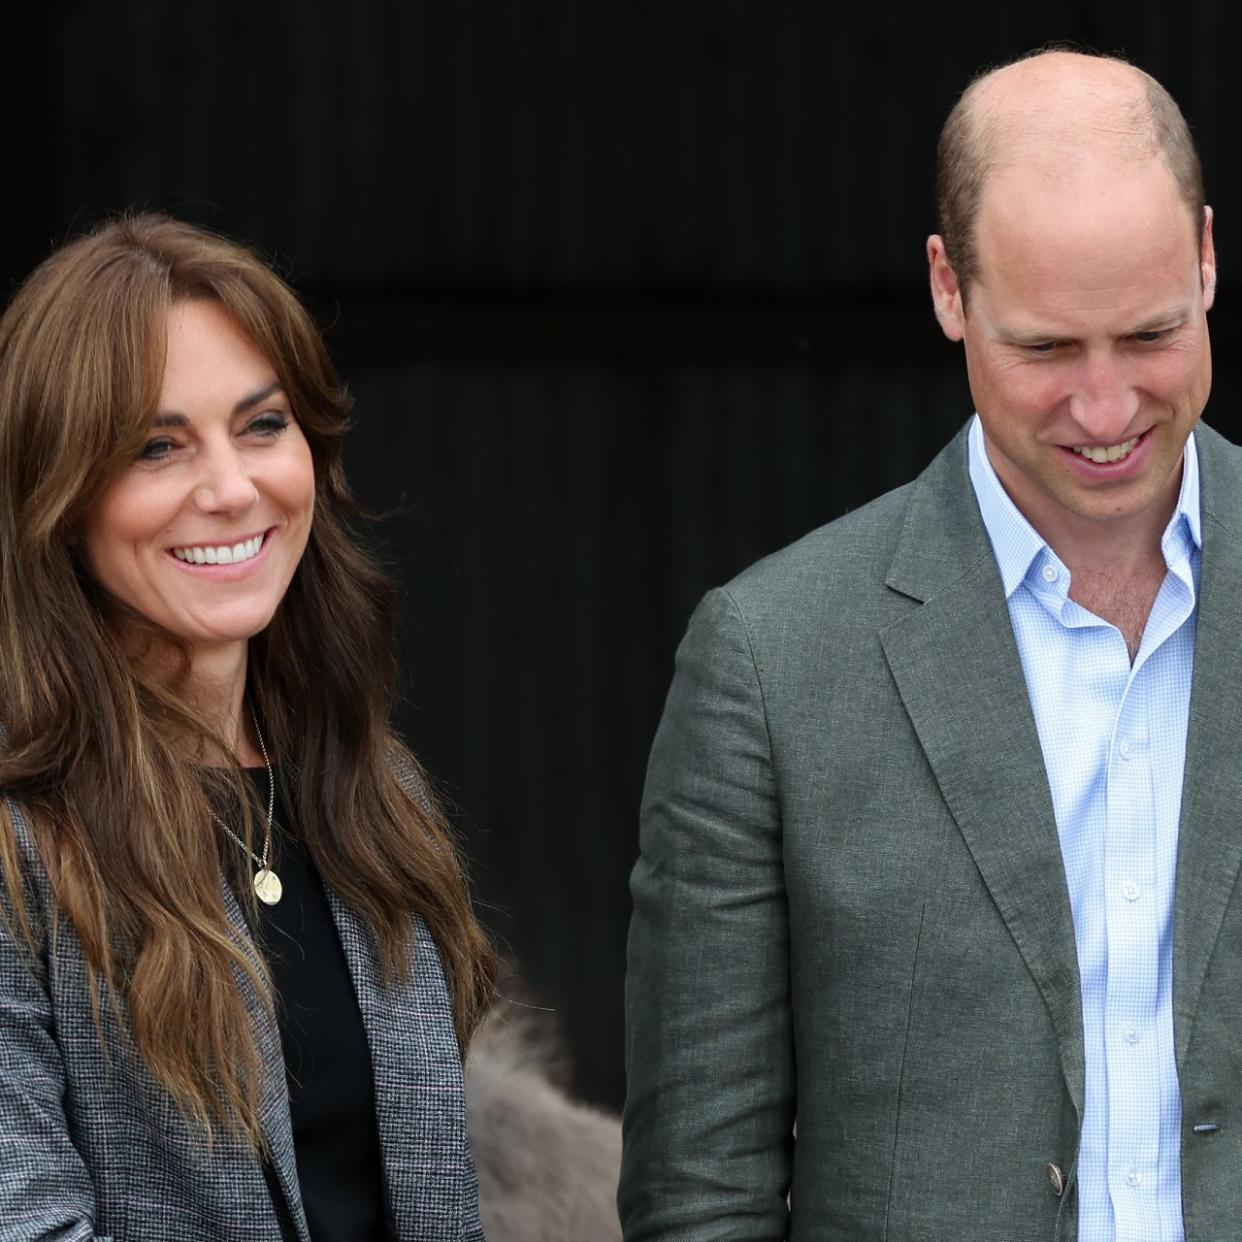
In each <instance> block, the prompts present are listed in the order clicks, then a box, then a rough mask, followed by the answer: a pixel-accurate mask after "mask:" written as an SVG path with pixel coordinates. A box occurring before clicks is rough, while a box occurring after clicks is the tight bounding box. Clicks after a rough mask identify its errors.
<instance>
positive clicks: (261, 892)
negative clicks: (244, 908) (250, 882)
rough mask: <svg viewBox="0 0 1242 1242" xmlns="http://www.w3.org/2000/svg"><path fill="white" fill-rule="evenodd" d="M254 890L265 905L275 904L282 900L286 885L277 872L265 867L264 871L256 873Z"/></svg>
mask: <svg viewBox="0 0 1242 1242" xmlns="http://www.w3.org/2000/svg"><path fill="white" fill-rule="evenodd" d="M254 892H255V896H256V897H258V899H259V900H260V901H261V902H262V903H263V904H264V905H265V906H274V905H275V904H276V903H277V902H278V901H279V900H280V897H281V894H282V893H283V892H284V886H283V885H282V884H281V882H280V876H278V875H277V874H276V872H274V871H269V870H268V869H267V868H266V867H264V868H263V870H262V871H256V872H255V873H254Z"/></svg>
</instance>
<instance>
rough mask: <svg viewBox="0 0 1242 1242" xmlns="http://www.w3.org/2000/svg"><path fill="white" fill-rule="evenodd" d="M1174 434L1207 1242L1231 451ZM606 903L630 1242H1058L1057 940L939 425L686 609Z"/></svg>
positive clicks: (1236, 506)
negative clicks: (1188, 500)
mask: <svg viewBox="0 0 1242 1242" xmlns="http://www.w3.org/2000/svg"><path fill="white" fill-rule="evenodd" d="M1196 441H1197V444H1198V449H1199V458H1200V465H1201V477H1202V506H1203V568H1202V579H1201V584H1200V595H1199V608H1198V621H1197V624H1198V632H1197V638H1196V649H1195V666H1194V679H1193V684H1192V692H1191V703H1190V722H1189V735H1188V739H1187V745H1186V766H1185V783H1184V793H1183V802H1182V812H1181V824H1180V838H1179V847H1178V868H1177V886H1176V896H1175V930H1174V946H1173V963H1174V964H1173V975H1174V1023H1175V1031H1176V1055H1177V1064H1178V1070H1179V1075H1180V1082H1181V1091H1182V1101H1183V1109H1184V1123H1183V1125H1184V1128H1183V1135H1182V1178H1183V1211H1184V1217H1185V1226H1186V1239H1187V1242H1220V1240H1221V1239H1223V1238H1228V1237H1236V1236H1238V1231H1239V1229H1240V1228H1242V894H1239V893H1238V891H1237V881H1238V873H1239V865H1240V863H1242V451H1239V450H1238V449H1236V448H1234V447H1233V446H1232V445H1230V444H1228V443H1227V442H1226V441H1224V440H1223V439H1222V438H1221V437H1220V436H1218V435H1216V434H1215V433H1214V432H1212V431H1210V430H1209V429H1207V428H1204V427H1201V428H1200V429H1199V430H1198V431H1197V433H1196ZM1067 723H1068V722H1067ZM632 888H633V897H634V918H633V923H632V926H631V931H630V945H629V973H628V979H627V989H626V990H627V996H626V1009H627V1028H628V1029H627V1039H626V1055H627V1069H628V1075H629V1094H628V1099H627V1103H626V1113H625V1156H624V1162H623V1170H622V1180H621V1189H620V1195H619V1203H620V1208H621V1214H622V1220H623V1223H624V1226H625V1237H626V1239H627V1242H654V1240H656V1239H659V1240H660V1242H673V1240H676V1242H708V1240H709V1239H710V1242H777V1240H779V1239H786V1238H788V1239H790V1242H808V1240H809V1239H816V1240H817V1242H819V1240H831V1242H838V1240H840V1242H845V1240H846V1239H850V1240H857V1242H862V1240H864V1239H866V1240H868V1242H869V1240H871V1239H887V1240H888V1242H914V1240H915V1239H920V1240H924V1239H925V1240H927V1242H975V1240H979V1242H984V1240H986V1242H1028V1240H1029V1242H1051V1240H1052V1239H1060V1240H1068V1239H1073V1238H1075V1236H1076V1232H1077V1225H1076V1220H1077V1207H1076V1204H1077V1196H1076V1194H1075V1185H1074V1168H1075V1160H1076V1153H1077V1146H1078V1134H1079V1129H1080V1116H1081V1109H1082V1100H1083V1073H1084V1071H1083V1036H1082V1009H1081V1001H1080V987H1079V975H1078V966H1077V956H1076V951H1075V941H1074V929H1073V924H1072V921H1071V916H1070V904H1069V895H1068V891H1067V887H1066V881H1065V873H1064V868H1063V865H1062V861H1061V852H1060V846H1059V843H1058V838H1057V828H1056V823H1055V820H1054V817H1053V810H1052V801H1051V797H1050V794H1049V790H1048V780H1047V776H1046V773H1045V770H1044V764H1043V759H1042V755H1041V752H1040V745H1039V740H1038V736H1037V734H1036V729H1035V723H1034V719H1033V716H1032V713H1031V708H1030V703H1029V700H1028V697H1027V692H1026V686H1025V682H1024V680H1023V674H1022V670H1021V666H1020V664H1019V660H1018V653H1017V647H1016V644H1015V641H1014V637H1013V632H1012V629H1011V626H1010V620H1009V614H1008V610H1007V608H1006V604H1005V600H1004V597H1003V591H1002V587H1001V582H1000V577H999V574H998V571H997V568H996V564H995V560H994V558H993V555H992V550H991V546H990V544H989V542H988V538H987V535H986V532H985V530H984V527H983V523H982V520H981V518H980V516H979V512H978V508H977V505H976V502H975V499H974V493H973V491H972V489H971V485H970V480H969V476H968V473H967V452H966V437H965V434H964V433H963V434H961V435H959V436H958V437H957V438H956V439H955V440H954V441H953V442H952V443H951V444H950V445H949V446H948V448H946V449H945V450H944V452H943V453H941V455H940V456H939V457H938V458H937V459H936V460H935V461H934V462H933V463H932V465H931V466H929V467H928V469H927V470H926V471H925V472H924V473H923V474H922V475H921V476H920V477H919V478H918V479H917V480H916V481H915V482H914V483H912V484H910V485H909V486H908V487H904V488H901V489H900V490H898V491H896V492H893V493H890V494H889V495H887V496H885V497H882V498H881V499H880V500H878V501H876V502H874V503H873V504H870V505H868V506H866V507H865V508H863V509H861V510H858V511H857V512H855V513H852V514H850V515H848V516H847V517H845V518H842V519H841V520H840V521H837V522H834V523H832V524H831V525H829V526H826V527H824V528H823V529H821V530H818V531H815V532H814V533H812V534H810V535H808V536H807V537H806V538H804V539H803V540H801V541H800V542H798V543H796V544H794V545H792V546H791V547H789V548H787V549H785V550H784V551H782V552H780V553H777V554H776V555H775V556H772V557H769V558H768V559H767V560H764V561H762V562H760V563H759V564H757V565H755V566H753V567H752V568H751V569H750V570H748V571H747V572H745V573H744V574H742V575H741V576H740V577H739V578H737V579H736V580H735V581H733V582H732V583H730V584H729V585H728V586H727V587H725V588H724V589H721V590H717V591H714V592H712V593H711V594H709V595H708V596H707V597H706V599H705V600H704V601H703V603H702V604H701V605H700V607H699V609H698V611H697V612H696V613H695V615H694V618H693V620H692V621H691V623H690V627H689V630H688V632H687V635H686V637H685V640H684V641H683V643H682V645H681V648H680V650H679V652H678V657H677V668H676V674H675V677H674V680H673V685H672V689H671V690H670V692H669V698H668V703H667V706H666V709H665V714H664V718H663V721H662V723H661V725H660V729H659V732H658V735H657V737H656V742H655V746H654V749H653V752H652V756H651V762H650V767H649V770H648V777H647V786H646V791H645V794H644V799H643V823H642V838H641V856H640V858H639V861H638V863H637V865H636V867H635V870H634V875H633V880H632ZM795 1123H796V1125H795ZM1196 1125H1200V1126H1205V1125H1211V1126H1215V1127H1217V1128H1216V1129H1215V1130H1210V1131H1203V1132H1196V1131H1195V1128H1194V1127H1195V1126H1196ZM795 1129H796V1136H797V1137H796V1142H795ZM1050 1165H1052V1166H1056V1168H1057V1169H1058V1170H1060V1171H1062V1172H1063V1174H1064V1186H1063V1188H1062V1190H1061V1192H1060V1193H1058V1190H1057V1189H1056V1188H1055V1186H1054V1183H1055V1182H1056V1181H1057V1180H1058V1179H1057V1177H1056V1176H1055V1174H1052V1173H1051V1171H1050V1170H1049V1167H1048V1166H1050Z"/></svg>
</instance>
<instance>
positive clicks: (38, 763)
mask: <svg viewBox="0 0 1242 1242" xmlns="http://www.w3.org/2000/svg"><path fill="white" fill-rule="evenodd" d="M348 414H349V402H348V399H347V398H346V397H345V395H344V392H343V390H342V388H341V387H340V385H339V383H338V381H337V379H336V376H335V374H334V373H333V370H332V367H331V365H330V363H329V361H328V358H327V354H326V351H325V350H324V347H323V344H322V341H321V340H320V338H319V335H318V333H317V331H316V330H315V328H314V325H313V324H312V323H311V321H310V319H309V317H308V316H307V314H306V312H305V311H304V310H303V308H302V307H301V305H300V304H299V302H298V301H297V299H296V298H295V297H294V295H293V294H292V293H291V291H290V290H289V289H288V288H287V286H285V285H284V283H283V282H282V281H281V280H280V279H279V278H278V277H277V276H275V275H274V274H273V273H272V272H271V271H270V270H269V269H268V268H267V267H266V266H265V265H264V264H263V263H262V262H260V261H259V260H258V259H257V258H255V257H254V256H253V255H252V254H251V253H250V252H249V251H247V250H246V249H244V248H243V247H240V246H238V245H236V244H234V243H232V242H229V241H226V240H224V239H221V238H219V237H216V236H214V235H211V234H208V233H205V232H203V231H201V230H198V229H195V228H192V227H190V226H188V225H185V224H182V223H180V222H178V221H175V220H172V219H169V218H166V217H160V216H140V217H134V218H126V219H121V220H118V221H115V222H112V223H109V224H107V225H105V226H104V227H102V228H101V229H99V230H98V231H96V232H95V233H93V234H91V235H90V236H88V237H85V238H82V239H80V240H78V241H76V242H74V243H72V244H70V245H68V246H66V247H65V248H64V249H62V250H60V251H59V252H58V253H56V254H54V255H53V256H52V257H51V258H50V259H48V260H47V261H46V262H45V263H44V264H43V265H42V266H41V267H40V268H38V269H37V270H36V271H35V272H34V274H33V275H32V276H31V277H30V278H29V280H27V282H26V283H25V284H24V285H23V286H22V288H21V289H20V290H19V291H18V293H17V295H16V297H15V298H14V300H13V302H12V304H11V305H10V307H9V308H8V310H7V312H6V313H5V315H4V317H3V319H2V320H0V722H2V724H3V730H4V731H3V738H2V742H0V789H2V790H3V792H4V798H3V802H2V803H0V878H2V880H3V886H2V891H0V914H2V915H3V920H2V922H0V1141H2V1142H3V1143H4V1147H5V1156H4V1161H3V1168H2V1170H0V1239H9V1238H13V1239H17V1238H19V1237H20V1238H28V1237H34V1236H38V1237H45V1236H47V1237H50V1236H56V1237H65V1238H69V1237H72V1238H77V1239H96V1240H98V1242H104V1240H106V1239H121V1238H124V1239H126V1242H146V1240H151V1242H154V1240H155V1239H160V1240H166V1239H168V1238H177V1239H179V1240H184V1242H209V1240H210V1242H215V1240H217V1239H218V1240H219V1242H225V1240H226V1239H227V1240H228V1242H237V1240H238V1239H252V1240H254V1242H259V1240H263V1242H275V1240H276V1239H284V1238H298V1239H302V1240H303V1242H329V1240H331V1239H346V1238H348V1239H350V1240H351V1242H357V1240H368V1239H394V1238H395V1239H403V1240H404V1239H437V1240H439V1239H445V1240H447V1239H455V1240H456V1239H478V1238H481V1237H482V1234H481V1230H480V1227H479V1223H478V1207H477V1202H476V1188H475V1176H474V1170H473V1165H472V1162H471V1156H470V1151H469V1145H468V1142H467V1138H466V1131H465V1113H464V1101H463V1094H462V1078H461V1053H462V1051H463V1050H464V1048H465V1046H466V1044H467V1042H468V1040H469V1038H470V1035H471V1033H472V1032H473V1030H474V1027H475V1025H476V1023H477V1020H478V1017H479V1015H480V1012H481V1009H482V1007H483V1005H484V1004H485V1002H486V1001H487V999H488V997H489V995H490V991H491V985H492V978H493V974H494V963H493V957H492V953H491V950H490V947H489V946H488V944H487V942H486V940H485V938H484V937H483V935H482V933H481V932H480V930H479V928H478V925H477V924H476V922H475V920H474V917H473V913H472V911H471V907H470V902H469V898H468V895H467V892H466V887H465V882H464V879H463V876H462V872H461V868H460V866H459V862H458V858H457V854H456V852H455V849H454V845H453V841H452V838H451V835H450V833H449V830H448V829H447V826H446V825H445V822H444V820H443V818H442V816H441V814H440V812H439V810H438V808H437V806H436V804H435V801H434V799H433V798H432V796H431V793H430V791H429V787H428V784H427V782H426V780H425V779H424V778H423V776H422V773H421V771H420V769H419V768H418V766H417V764H416V763H415V761H414V759H413V758H412V757H411V756H410V754H409V752H408V751H407V750H406V749H405V747H404V746H403V745H402V744H401V743H400V742H399V741H398V740H397V739H396V738H395V737H394V736H393V734H392V732H391V730H390V728H389V724H388V719H389V709H390V702H391V695H392V687H393V676H394V661H393V645H392V624H393V612H392V601H393V595H392V590H391V587H390V585H389V584H388V582H387V581H386V579H385V578H384V577H383V576H382V575H381V574H380V573H379V571H378V570H377V568H376V567H375V566H374V564H373V563H372V562H371V560H370V559H369V558H368V556H367V555H366V554H365V552H364V551H363V550H362V549H361V548H360V547H359V546H358V544H357V543H356V541H355V540H354V539H353V537H352V536H351V534H350V527H349V523H350V520H351V519H352V517H353V516H354V514H355V509H354V507H353V504H352V502H351V499H350V495H349V492H348V489H347V487H346V484H345V481H344V478H343V475H342V473H341V468H340V464H339V455H340V446H341V440H342V437H343V435H344V433H345V430H346V426H347V419H348Z"/></svg>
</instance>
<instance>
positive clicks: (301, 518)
mask: <svg viewBox="0 0 1242 1242" xmlns="http://www.w3.org/2000/svg"><path fill="white" fill-rule="evenodd" d="M314 501H315V476H314V470H313V466H312V462H311V454H310V447H309V446H308V445H307V443H306V438H305V437H304V436H303V435H302V430H301V428H300V427H299V426H298V424H297V422H296V420H295V419H294V416H293V410H292V408H291V406H290V404H289V398H288V396H287V395H286V394H285V393H284V392H283V391H282V390H281V388H280V385H279V381H278V380H277V378H276V372H275V370H274V369H273V368H272V366H271V364H270V363H269V362H268V360H267V359H266V358H265V357H264V356H263V355H262V354H261V353H260V352H259V350H258V349H257V347H256V346H255V344H254V342H253V341H251V339H250V338H249V337H248V336H247V335H246V333H245V332H243V331H242V329H241V328H240V327H239V326H238V325H237V324H236V323H235V322H234V321H233V320H232V319H231V318H230V317H229V315H228V314H227V313H226V312H225V311H224V310H223V309H222V308H221V306H220V305H219V304H218V303H216V302H212V301H206V300H200V301H185V302H178V303H176V304H175V305H174V306H173V307H172V309H171V310H170V311H169V313H168V355H167V360H166V362H165V365H164V381H163V386H162V388H161V390H160V401H159V408H158V413H157V415H156V417H155V420H154V422H153V423H152V426H151V431H150V436H149V438H148V440H147V442H146V445H145V446H144V448H143V449H142V451H141V453H140V454H139V456H138V458H137V460H136V461H134V462H133V463H132V464H131V465H130V466H129V467H128V468H127V469H126V470H125V471H124V472H123V473H122V474H121V475H120V476H118V477H117V478H116V479H115V480H114V481H113V482H112V483H111V484H110V485H109V487H108V488H107V490H106V491H105V492H104V494H103V496H102V497H101V498H100V499H99V500H98V501H97V502H96V503H95V505H94V507H93V508H92V509H91V511H90V513H89V514H88V515H87V519H86V524H85V548H86V556H87V563H88V564H89V566H90V570H91V572H92V574H93V575H94V577H95V578H96V580H97V581H98V582H99V583H100V585H101V586H102V587H104V589H105V590H107V591H108V592H109V594H111V595H112V596H114V597H115V598H116V599H118V600H120V601H121V602H122V603H124V604H127V605H129V607H130V608H132V609H133V610H134V611H135V612H138V613H140V614H141V615H142V616H144V617H145V618H146V619H147V620H148V621H151V622H153V623H154V624H155V625H156V626H158V627H159V628H160V629H161V630H164V631H165V632H166V633H168V634H172V635H175V636H176V637H178V638H182V639H185V640H186V641H188V642H189V643H190V644H191V646H192V647H193V649H194V652H195V659H196V663H197V661H198V657H199V656H200V655H205V654H207V653H208V652H211V651H218V652H220V653H221V654H227V653H228V649H233V654H237V655H239V654H241V653H243V652H244V649H245V645H246V641H247V640H248V639H249V638H250V637H251V636H253V635H254V634H257V633H259V631H260V630H262V629H263V628H264V627H265V626H266V625H267V624H268V623H269V622H270V621H271V619H272V616H273V614H274V613H275V611H276V608H277V605H278V604H279V603H280V601H281V599H282V598H283V597H284V594H285V591H286V590H287V589H288V587H289V582H290V580H291V579H292V578H293V573H294V570H295V569H297V565H298V562H299V561H300V560H301V559H302V552H303V550H304V549H305V547H306V540H307V536H308V535H309V533H310V525H311V515H312V511H313V508H314Z"/></svg>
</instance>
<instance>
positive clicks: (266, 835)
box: [211, 699, 284, 906]
mask: <svg viewBox="0 0 1242 1242" xmlns="http://www.w3.org/2000/svg"><path fill="white" fill-rule="evenodd" d="M246 710H247V711H249V713H250V723H251V724H253V725H254V735H255V737H256V738H258V739H259V751H260V753H261V754H262V755H263V766H264V767H265V768H266V769H267V827H266V828H265V829H264V832H263V855H262V857H260V856H259V855H258V854H256V853H255V852H254V850H252V849H251V848H250V846H248V845H247V844H246V843H245V841H243V840H242V839H241V837H239V836H238V835H237V833H235V832H234V831H233V830H232V828H230V827H229V826H228V824H226V823H225V822H224V820H222V819H221V818H220V816H219V815H217V814H216V813H215V811H212V813H211V818H212V819H214V820H215V821H216V823H217V824H219V825H220V827H221V828H223V829H224V831H225V832H226V833H228V835H229V836H230V837H231V838H232V839H233V840H234V841H236V842H237V844H238V845H240V846H241V847H242V849H244V850H245V851H246V853H247V854H248V855H249V856H250V857H251V859H252V860H253V861H254V862H255V863H256V864H257V865H258V868H259V869H258V870H257V871H256V872H255V873H254V894H255V896H256V897H257V898H258V899H259V900H260V901H261V902H262V903H263V904H264V905H265V906H274V905H275V904H276V903H277V902H278V901H279V900H280V898H281V896H282V894H283V893H284V885H282V884H281V882H280V876H278V875H277V874H276V872H275V871H273V870H272V869H271V867H269V866H268V865H267V863H268V859H269V858H270V857H271V853H272V816H273V815H274V814H275V811H276V782H275V780H274V779H273V777H272V761H271V760H270V759H269V758H268V757H267V747H266V746H265V745H264V743H263V733H262V731H261V730H260V729H259V721H258V718H257V717H256V716H255V714H254V708H253V707H251V706H250V700H249V699H247V700H246Z"/></svg>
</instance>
